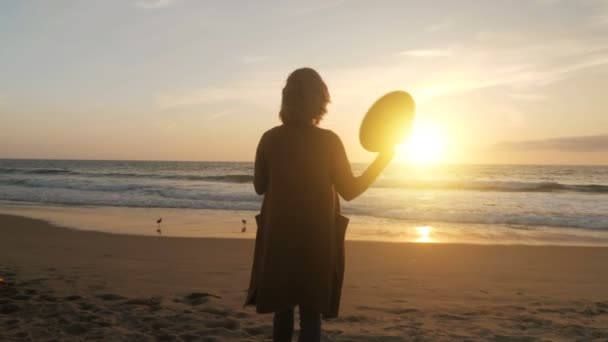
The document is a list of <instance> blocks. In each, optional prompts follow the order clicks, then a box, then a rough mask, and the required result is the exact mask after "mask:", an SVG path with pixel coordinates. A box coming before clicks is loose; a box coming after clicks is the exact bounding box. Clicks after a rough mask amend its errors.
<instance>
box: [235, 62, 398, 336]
mask: <svg viewBox="0 0 608 342" xmlns="http://www.w3.org/2000/svg"><path fill="white" fill-rule="evenodd" d="M329 101H330V96H329V91H328V90H327V86H326V85H325V83H324V82H323V80H322V79H321V76H320V75H319V74H318V73H317V72H316V71H315V70H313V69H310V68H302V69H297V70H295V71H294V72H292V73H291V75H289V77H288V78H287V83H286V85H285V87H284V88H283V99H282V104H281V111H280V114H279V116H280V118H281V121H282V122H283V124H282V125H280V126H277V127H274V128H272V129H270V130H269V131H267V132H266V133H264V135H263V136H262V139H261V140H260V143H259V145H258V148H257V152H256V158H255V171H254V187H255V191H256V192H257V193H258V194H259V195H264V201H263V204H262V211H261V214H260V215H258V216H257V217H256V220H257V223H258V231H257V236H256V244H255V252H254V261H253V269H252V272H251V282H250V285H249V292H248V295H247V301H246V305H256V309H257V312H259V313H270V312H274V328H273V339H274V341H291V337H292V334H293V316H294V308H295V307H296V306H298V307H299V312H300V337H299V341H319V340H320V338H321V315H323V316H324V317H325V318H333V317H336V316H337V315H338V306H339V302H340V292H341V288H342V277H343V271H344V250H343V243H344V233H345V230H346V225H347V223H348V219H347V218H345V217H344V216H341V215H340V202H339V199H338V196H337V194H339V195H340V196H341V197H342V198H344V199H345V200H347V201H350V200H352V199H353V198H355V197H357V196H359V195H360V194H361V193H363V192H364V191H365V190H366V189H367V188H368V187H369V186H370V185H371V183H372V182H373V181H374V180H375V179H376V178H377V176H378V175H379V174H380V172H382V170H383V169H384V168H385V167H386V165H387V164H388V163H389V162H390V161H391V159H392V157H393V151H392V150H389V151H386V152H381V153H380V154H379V155H378V156H377V157H376V160H375V161H374V162H373V163H372V164H371V165H370V166H369V167H368V168H367V170H366V171H365V172H363V174H361V175H360V176H358V177H355V176H353V173H352V171H351V167H350V163H349V161H348V158H347V156H346V152H345V150H344V146H343V145H342V141H341V140H340V138H339V137H338V136H337V135H336V134H335V133H333V132H332V131H330V130H326V129H321V128H319V127H318V124H319V122H320V121H321V118H322V117H323V115H324V114H325V113H326V112H327V109H326V107H327V104H328V103H329Z"/></svg>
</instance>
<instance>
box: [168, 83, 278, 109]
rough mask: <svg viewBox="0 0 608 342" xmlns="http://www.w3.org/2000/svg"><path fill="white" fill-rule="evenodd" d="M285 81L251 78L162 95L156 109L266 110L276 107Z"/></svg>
mask: <svg viewBox="0 0 608 342" xmlns="http://www.w3.org/2000/svg"><path fill="white" fill-rule="evenodd" d="M284 77H285V76H284V75H281V76H277V75H274V74H269V75H267V74H263V75H249V76H248V77H244V78H243V79H241V80H238V81H234V82H230V83H226V84H220V85H216V86H208V87H201V88H195V89H189V90H183V91H180V92H177V93H173V94H161V95H159V96H157V98H156V105H157V107H158V108H159V109H160V110H169V109H186V108H191V107H197V106H206V105H217V104H229V105H230V106H236V105H238V104H239V103H241V104H242V103H248V104H256V105H263V106H267V105H269V104H276V103H277V101H278V96H279V95H280V91H281V87H282V84H283V82H284Z"/></svg>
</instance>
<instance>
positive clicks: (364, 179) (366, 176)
mask: <svg viewBox="0 0 608 342" xmlns="http://www.w3.org/2000/svg"><path fill="white" fill-rule="evenodd" d="M333 140H334V142H333V154H334V158H333V159H334V165H333V167H332V169H333V170H332V176H333V182H334V186H335V187H336V191H337V192H338V194H340V196H342V198H344V199H345V200H347V201H350V200H352V199H354V198H356V197H357V196H359V195H361V194H362V193H363V192H365V190H367V189H368V188H369V187H370V186H371V185H372V183H373V182H374V180H376V178H378V176H379V175H380V173H381V172H382V171H383V170H384V168H385V167H386V166H387V165H388V163H389V162H390V161H391V160H392V159H393V154H394V152H393V149H390V150H387V151H383V152H380V153H379V154H378V155H377V156H376V159H375V160H374V161H373V162H372V163H371V164H370V165H369V166H368V167H367V169H366V170H365V172H363V173H362V174H361V175H360V176H354V175H353V172H352V169H351V166H350V162H349V161H348V157H347V156H346V150H345V149H344V145H343V144H342V141H341V140H340V138H339V137H338V136H337V135H335V137H334V139H333Z"/></svg>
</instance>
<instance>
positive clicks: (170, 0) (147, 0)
mask: <svg viewBox="0 0 608 342" xmlns="http://www.w3.org/2000/svg"><path fill="white" fill-rule="evenodd" d="M176 2H177V0H139V1H137V2H135V3H134V4H133V5H134V6H135V7H137V8H141V9H144V10H157V9H161V8H165V7H169V6H171V5H173V4H174V3H176Z"/></svg>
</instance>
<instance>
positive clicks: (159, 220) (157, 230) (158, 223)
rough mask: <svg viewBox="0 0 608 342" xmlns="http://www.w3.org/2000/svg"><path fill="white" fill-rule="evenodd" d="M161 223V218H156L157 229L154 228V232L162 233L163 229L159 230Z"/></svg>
mask: <svg viewBox="0 0 608 342" xmlns="http://www.w3.org/2000/svg"><path fill="white" fill-rule="evenodd" d="M161 223H163V218H162V217H161V218H159V219H158V220H156V224H157V225H158V229H156V232H157V233H158V235H163V231H162V230H160V224H161Z"/></svg>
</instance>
